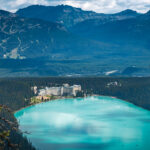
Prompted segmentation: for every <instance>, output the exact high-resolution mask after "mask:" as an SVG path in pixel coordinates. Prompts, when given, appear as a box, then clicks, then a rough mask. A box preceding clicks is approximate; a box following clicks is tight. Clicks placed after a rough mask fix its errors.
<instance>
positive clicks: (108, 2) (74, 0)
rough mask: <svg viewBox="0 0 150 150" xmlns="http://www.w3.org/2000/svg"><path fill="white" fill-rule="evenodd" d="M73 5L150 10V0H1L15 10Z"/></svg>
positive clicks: (2, 5) (4, 6)
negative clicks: (33, 6)
mask: <svg viewBox="0 0 150 150" xmlns="http://www.w3.org/2000/svg"><path fill="white" fill-rule="evenodd" d="M35 4H39V5H47V6H48V5H53V6H55V5H60V4H64V5H71V6H74V7H79V8H82V9H83V10H92V11H96V12H99V13H116V12H120V11H122V10H125V9H133V10H136V11H138V12H141V13H145V12H147V11H148V10H150V0H0V9H3V10H7V11H11V12H15V11H16V10H17V9H19V8H24V7H27V6H29V5H35Z"/></svg>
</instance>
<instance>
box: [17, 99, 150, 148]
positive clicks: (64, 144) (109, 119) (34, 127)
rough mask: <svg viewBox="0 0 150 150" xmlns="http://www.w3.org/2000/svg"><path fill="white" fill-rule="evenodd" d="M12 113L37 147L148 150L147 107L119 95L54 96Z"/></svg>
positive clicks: (149, 139)
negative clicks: (58, 98) (137, 104)
mask: <svg viewBox="0 0 150 150" xmlns="http://www.w3.org/2000/svg"><path fill="white" fill-rule="evenodd" d="M15 116H16V118H17V120H18V122H19V124H20V129H21V130H22V131H27V132H29V133H30V134H24V135H25V136H27V138H28V139H29V140H30V141H31V142H32V143H33V145H34V146H35V147H36V148H38V149H39V150H50V149H52V150H77V149H79V150H150V111H147V110H144V109H142V108H139V107H136V106H134V105H132V104H130V103H127V102H124V101H121V100H118V99H114V98H110V97H88V98H82V99H81V98H80V99H64V100H56V101H51V102H46V103H42V104H38V105H35V106H31V107H28V108H25V109H23V110H21V111H18V112H17V113H16V114H15Z"/></svg>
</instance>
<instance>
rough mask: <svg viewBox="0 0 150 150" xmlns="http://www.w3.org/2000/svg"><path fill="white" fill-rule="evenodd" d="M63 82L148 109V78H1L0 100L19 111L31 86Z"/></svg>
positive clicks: (39, 86)
mask: <svg viewBox="0 0 150 150" xmlns="http://www.w3.org/2000/svg"><path fill="white" fill-rule="evenodd" d="M115 82H117V85H114V83H115ZM64 83H69V84H70V85H73V84H80V85H81V86H82V90H83V91H84V93H86V94H99V95H106V96H115V97H118V98H120V99H123V100H126V101H129V102H132V103H134V104H136V105H138V106H141V107H144V108H146V109H150V100H149V98H150V86H149V85H150V78H138V77H137V78H109V77H108V78H105V77H81V78H67V77H47V78H46V77H45V78H9V79H1V80H0V96H1V99H0V103H1V104H5V105H7V106H8V107H10V108H11V109H12V110H18V109H19V108H22V107H25V106H28V105H29V99H30V97H32V96H33V95H34V93H33V91H32V90H31V87H32V86H37V87H38V88H41V87H45V86H49V87H51V86H60V85H62V84H64ZM110 83H111V84H110ZM109 84H110V85H109ZM80 94H81V93H80ZM80 94H79V95H80ZM25 99H26V100H25Z"/></svg>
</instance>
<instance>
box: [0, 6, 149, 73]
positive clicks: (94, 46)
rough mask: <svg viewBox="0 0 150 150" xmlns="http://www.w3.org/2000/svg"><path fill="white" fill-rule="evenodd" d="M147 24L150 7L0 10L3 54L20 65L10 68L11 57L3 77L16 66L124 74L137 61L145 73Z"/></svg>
mask: <svg viewBox="0 0 150 150" xmlns="http://www.w3.org/2000/svg"><path fill="white" fill-rule="evenodd" d="M48 12H49V13H48ZM50 12H53V14H52V13H50ZM62 12H63V13H62ZM19 14H20V15H21V16H20V15H19ZM46 14H47V16H46ZM22 16H24V17H22ZM42 17H43V18H42ZM62 20H63V22H61V21H62ZM149 26H150V12H147V13H146V14H139V13H137V12H136V11H133V10H125V11H122V12H120V13H116V14H98V13H95V12H92V11H83V10H81V9H80V8H74V7H71V6H64V5H61V6H37V5H36V6H29V7H27V8H24V9H21V10H19V11H18V12H17V14H13V13H9V12H6V11H2V10H1V11H0V58H5V59H6V58H9V59H18V60H16V61H15V63H16V64H17V67H16V68H14V67H11V66H12V65H11V62H13V61H9V60H8V61H7V60H6V62H5V61H4V62H1V67H0V69H1V74H0V76H3V74H4V75H5V74H7V73H9V76H11V74H12V72H14V71H15V75H16V73H18V72H19V74H21V75H22V72H26V73H25V74H27V75H31V74H32V75H74V74H77V75H90V74H94V75H104V74H105V72H109V71H111V70H118V71H119V74H120V73H121V72H122V71H123V70H124V69H126V68H127V67H130V66H134V65H135V66H137V68H143V67H144V68H145V69H141V70H142V71H143V70H146V72H147V69H149V68H148V66H149V64H150V61H149V59H148V58H149V56H150V51H149V48H150V45H149V43H150V36H149V35H150V34H149V33H150V29H149ZM19 59H27V60H26V61H20V60H19ZM28 59H30V61H29V62H30V64H29V63H27V62H28ZM32 59H33V60H32ZM35 59H37V60H39V61H37V60H35ZM50 60H54V61H55V60H56V62H57V63H54V62H53V61H50ZM59 60H60V61H59ZM63 60H79V61H77V62H76V61H75V63H74V62H72V63H69V64H68V63H64V61H63ZM87 60H88V61H87ZM4 63H6V64H7V67H5V65H4V67H3V64H4ZM32 63H35V65H32ZM21 64H23V65H22V66H21ZM18 66H19V68H18ZM40 68H42V70H40ZM3 72H4V73H3ZM23 74H24V73H23ZM117 74H118V73H117Z"/></svg>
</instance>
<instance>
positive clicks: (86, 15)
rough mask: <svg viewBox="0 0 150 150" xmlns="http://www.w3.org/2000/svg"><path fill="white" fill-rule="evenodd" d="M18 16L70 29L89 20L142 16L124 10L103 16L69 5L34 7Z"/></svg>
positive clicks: (28, 8)
mask: <svg viewBox="0 0 150 150" xmlns="http://www.w3.org/2000/svg"><path fill="white" fill-rule="evenodd" d="M16 13H17V14H18V15H20V16H22V17H27V18H38V19H42V20H45V21H52V22H58V23H61V24H63V25H64V26H66V27H67V28H70V27H72V26H74V25H76V24H77V23H80V22H83V21H85V20H88V19H100V20H101V21H103V20H104V21H105V20H108V19H109V20H122V19H126V18H133V17H135V16H138V15H140V14H139V13H137V12H136V11H133V10H124V11H122V12H120V13H115V14H103V13H96V12H93V11H83V10H82V9H80V8H75V7H72V6H68V5H58V6H42V5H32V6H29V7H26V8H23V9H20V10H18V11H17V12H16Z"/></svg>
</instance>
